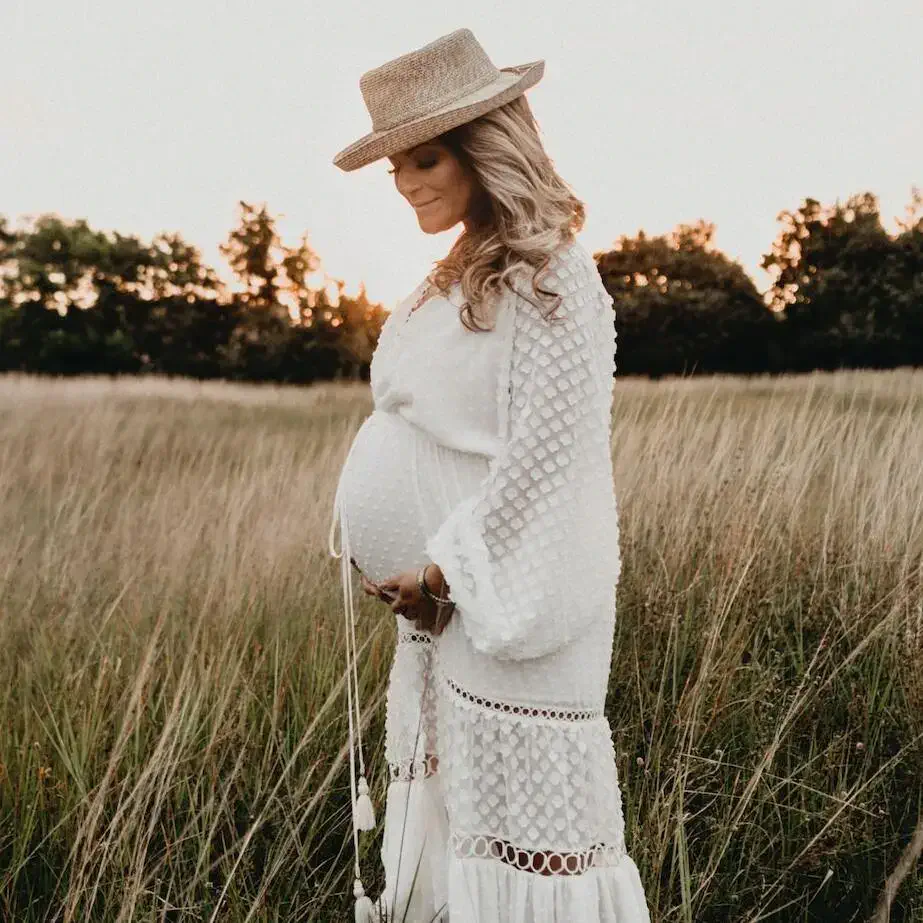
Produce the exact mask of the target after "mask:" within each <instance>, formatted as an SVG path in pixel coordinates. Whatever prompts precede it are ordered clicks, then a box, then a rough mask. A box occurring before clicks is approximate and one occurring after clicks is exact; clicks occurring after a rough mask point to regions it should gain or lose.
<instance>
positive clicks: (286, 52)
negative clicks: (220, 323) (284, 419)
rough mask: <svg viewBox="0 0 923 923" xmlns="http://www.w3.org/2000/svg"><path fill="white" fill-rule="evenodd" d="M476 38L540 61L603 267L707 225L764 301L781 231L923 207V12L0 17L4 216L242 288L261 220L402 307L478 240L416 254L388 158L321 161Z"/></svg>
mask: <svg viewBox="0 0 923 923" xmlns="http://www.w3.org/2000/svg"><path fill="white" fill-rule="evenodd" d="M462 27H467V28H469V29H471V31H472V32H473V33H474V35H475V36H476V37H477V39H478V40H479V41H480V42H481V44H482V45H483V46H484V48H485V50H486V52H487V54H488V55H489V56H490V58H491V59H492V60H493V62H494V64H496V65H497V67H506V66H511V65H514V64H520V63H524V62H527V61H532V60H537V59H539V58H544V59H545V74H544V77H543V78H542V80H541V81H540V82H539V83H538V84H537V85H536V86H535V87H533V88H531V89H530V90H529V91H528V93H527V97H528V99H529V102H530V104H531V106H532V109H533V111H534V112H535V115H536V118H537V119H538V122H539V126H540V129H541V131H542V135H543V140H544V142H545V145H546V147H547V149H548V151H549V153H550V155H551V157H552V159H553V160H554V163H555V165H556V167H557V169H558V171H559V172H560V173H561V175H562V176H563V177H564V179H565V180H566V181H567V182H568V183H570V185H571V186H572V187H573V188H574V191H575V192H576V193H577V195H578V196H580V197H581V198H582V199H583V200H584V201H585V203H586V207H587V223H586V226H585V227H584V230H583V232H582V235H581V239H582V241H583V243H584V245H585V246H587V247H588V249H590V250H591V251H596V250H601V249H606V248H608V247H609V246H610V245H611V244H612V243H613V242H614V241H615V239H616V238H617V237H618V236H619V235H620V234H623V233H626V234H631V235H634V234H636V233H637V232H638V231H639V230H640V229H644V230H645V231H646V232H647V233H648V234H651V235H654V234H661V233H665V232H667V231H669V230H671V229H672V228H673V227H674V226H676V225H677V224H679V223H681V222H693V221H695V220H697V219H699V218H704V219H706V220H709V221H713V222H715V223H716V225H717V230H716V244H717V246H718V247H720V248H721V249H722V250H724V251H725V252H726V253H727V254H728V255H729V256H730V257H731V258H733V259H737V260H739V261H740V262H741V263H742V264H743V266H744V267H745V268H746V270H747V271H748V272H749V273H750V275H751V277H752V278H753V279H754V281H755V282H756V284H757V286H758V288H760V289H761V290H762V289H763V288H765V287H766V285H767V284H768V277H767V276H766V274H765V273H763V271H762V270H760V269H759V268H758V266H759V261H760V258H761V255H762V254H763V253H764V252H768V250H769V247H770V244H771V242H772V240H773V239H774V238H775V236H776V234H777V231H778V228H779V225H778V222H777V221H776V216H777V214H778V213H779V212H780V211H781V210H783V209H791V210H794V209H795V208H797V207H798V205H799V204H800V202H801V201H802V199H803V198H805V197H806V196H811V197H814V198H817V199H819V200H820V201H821V202H822V203H824V204H832V203H833V202H834V201H835V200H836V199H837V198H839V199H840V201H841V202H845V200H846V199H847V198H848V196H850V195H852V194H854V193H859V192H864V191H870V192H873V193H875V194H876V195H877V196H878V197H879V201H880V204H881V211H882V217H883V221H884V224H885V227H887V228H888V229H889V230H892V231H893V230H894V228H895V219H896V218H900V217H903V214H904V209H905V206H906V205H907V203H908V202H909V201H910V198H911V187H912V186H913V185H914V184H916V185H918V186H923V51H921V44H920V38H921V35H923V3H921V2H920V0H777V2H775V3H771V4H770V3H755V2H729V0H705V2H691V0H662V2H659V3H650V2H640V0H631V2H625V0H607V2H600V3H595V2H589V0H569V2H566V3H541V2H531V3H526V2H523V0H508V2H505V3H501V4H497V3H495V2H488V0H468V2H466V3H465V4H463V5H452V4H443V3H435V2H434V3H417V4H408V3H406V2H401V0H392V2H390V3H388V4H377V3H369V2H368V0H362V2H360V0H337V2H331V3H323V4H321V3H316V2H300V3H299V2H295V0H261V2H259V3H257V2H255V0H250V2H242V0H231V2H220V0H212V2H207V3H206V2H202V0H160V2H157V3H135V2H131V0H95V2H94V0H52V2H42V0H40V2H36V0H3V6H2V27H0V28H2V33H0V54H2V59H3V63H4V65H5V66H4V67H3V74H4V90H3V93H2V94H0V213H3V214H4V215H6V216H7V218H8V219H9V220H10V222H11V223H12V224H13V225H16V224H18V219H19V218H20V216H25V215H36V214H39V213H41V212H45V211H53V212H56V213H58V214H60V215H62V216H63V217H65V218H68V219H77V218H85V219H86V220H87V222H88V223H89V224H90V226H91V227H93V228H95V229H99V230H108V231H114V230H118V231H120V232H121V233H123V234H136V235H139V236H140V237H141V238H142V239H144V240H145V241H149V240H150V239H151V237H152V236H153V235H154V234H156V233H158V232H160V231H178V232H180V233H181V234H182V236H183V237H184V238H185V239H186V240H187V241H188V242H190V243H192V244H194V245H195V246H197V247H198V248H199V249H200V250H201V252H202V254H203V257H204V259H205V261H206V262H207V263H209V264H210V265H212V266H214V267H215V268H216V269H217V270H218V272H219V274H220V275H221V276H222V277H224V278H225V279H228V280H230V278H231V277H230V271H229V269H228V267H227V265H226V264H225V262H224V260H223V258H222V257H221V256H220V254H219V252H218V244H219V243H221V242H223V241H224V240H225V239H226V238H227V235H228V233H229V231H230V230H231V228H232V227H233V226H234V225H235V224H236V222H237V210H238V200H240V199H243V200H245V201H248V202H251V203H254V204H256V205H260V204H262V203H265V204H266V205H267V208H268V210H269V212H270V213H271V214H272V215H274V216H275V217H276V218H277V220H278V227H279V231H280V234H281V236H282V239H283V241H284V242H285V243H286V244H288V245H290V246H293V245H295V244H297V242H298V240H299V238H300V237H301V235H302V234H303V233H307V234H308V242H309V243H310V244H311V246H312V247H313V248H314V249H315V250H316V251H317V252H318V253H319V255H320V257H321V259H322V261H323V265H322V269H321V273H320V274H319V275H318V276H317V281H318V283H320V282H321V281H322V280H323V275H322V274H323V273H324V272H326V273H327V274H328V275H329V276H330V277H331V278H340V279H343V280H345V282H346V292H347V293H350V294H354V293H356V292H357V291H358V288H359V283H360V280H364V281H365V284H366V287H367V289H368V294H369V297H370V298H371V299H372V300H373V301H378V302H381V303H383V304H384V305H385V306H386V307H388V308H392V307H393V306H394V305H395V304H396V303H397V302H398V301H399V300H400V299H401V298H403V297H404V296H406V295H407V294H408V293H409V292H410V291H411V290H412V289H413V288H414V287H415V286H416V284H417V283H418V282H419V281H420V279H421V278H422V277H423V275H424V274H425V273H426V272H428V271H429V269H430V268H431V266H432V263H433V261H434V260H436V259H438V258H439V257H441V256H443V255H444V254H445V253H446V252H447V251H448V249H449V248H450V246H451V244H452V242H453V241H454V240H455V238H456V237H457V236H458V234H459V233H461V230H462V227H461V225H459V226H457V227H456V228H453V229H452V230H450V231H446V232H444V233H442V234H439V235H427V234H424V233H423V231H421V230H420V228H419V225H418V224H417V221H416V218H415V216H414V214H413V211H412V209H411V207H410V206H409V205H408V204H407V202H406V201H405V200H404V199H403V198H402V197H401V196H400V195H399V193H398V192H397V190H396V188H395V186H394V181H393V177H390V176H388V175H387V174H386V172H385V171H386V170H387V169H388V167H389V166H390V164H389V163H388V161H387V160H380V161H377V162H376V163H373V164H370V165H368V166H366V167H362V168H361V169H359V170H357V171H354V172H352V173H343V172H342V171H341V170H339V169H338V168H337V167H335V166H334V165H333V164H332V162H331V161H332V159H333V157H334V155H335V154H336V153H337V152H338V151H339V150H340V149H341V148H343V147H345V146H347V145H348V144H350V143H351V142H352V141H354V140H356V139H358V138H359V137H360V136H362V135H364V134H365V133H366V132H368V131H370V130H371V122H370V118H369V115H368V113H367V112H366V110H365V106H364V103H363V100H362V95H361V93H360V91H359V78H360V76H361V75H362V73H363V72H364V71H366V70H369V69H371V68H373V67H377V66H378V65H380V64H383V63H384V62H385V61H387V60H389V59H391V58H394V57H397V56H398V55H401V54H404V53H406V52H408V51H411V50H413V49H414V48H419V47H420V46H421V45H424V44H426V43H428V42H431V41H433V40H434V39H435V38H437V37H439V36H440V35H445V34H446V33H448V32H451V31H453V30H454V29H458V28H462ZM331 290H332V284H331Z"/></svg>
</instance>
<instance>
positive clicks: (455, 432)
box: [370, 283, 512, 458]
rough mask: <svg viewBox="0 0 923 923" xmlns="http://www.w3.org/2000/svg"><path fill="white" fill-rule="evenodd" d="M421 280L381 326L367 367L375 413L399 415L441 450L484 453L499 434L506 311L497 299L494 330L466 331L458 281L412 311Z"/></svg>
mask: <svg viewBox="0 0 923 923" xmlns="http://www.w3.org/2000/svg"><path fill="white" fill-rule="evenodd" d="M424 284H425V283H421V284H420V285H419V286H417V288H416V289H415V290H414V291H413V292H412V293H411V294H410V295H409V296H408V297H407V298H406V299H405V300H404V301H402V302H401V304H400V305H399V306H398V307H397V308H396V309H395V310H394V311H393V312H392V313H391V315H390V316H389V317H388V318H387V320H386V321H385V323H384V326H383V327H382V331H381V335H380V337H379V341H378V345H377V347H376V349H375V353H374V355H373V357H372V363H371V368H370V384H371V388H372V398H373V401H374V404H375V410H376V411H385V412H390V413H397V414H400V415H401V416H402V417H403V418H404V419H405V420H407V421H408V422H410V423H413V424H414V425H415V426H417V427H419V428H420V429H422V430H424V431H426V432H427V433H428V434H429V435H430V437H431V438H432V439H433V440H434V441H435V442H436V443H438V444H439V445H442V446H445V447H446V448H450V449H457V450H458V451H462V452H474V453H477V454H480V455H484V456H486V457H488V458H492V457H494V456H495V455H496V454H497V452H498V451H499V449H500V445H501V439H502V424H501V420H502V415H501V412H500V406H499V401H500V399H501V398H502V397H503V396H502V395H500V394H499V393H498V391H499V384H500V382H501V381H505V380H506V379H505V377H504V375H503V369H502V363H503V362H504V361H505V357H507V356H508V352H509V340H510V335H511V330H512V324H511V320H512V311H510V310H507V307H508V306H507V305H506V304H505V303H502V302H501V309H500V310H499V311H498V312H497V315H496V318H495V323H494V329H493V330H490V331H487V332H477V331H472V330H469V329H468V328H467V327H465V326H464V324H463V323H462V322H461V318H460V316H459V311H460V308H461V306H462V304H463V303H464V299H463V295H462V290H461V286H460V285H459V284H458V283H456V284H455V285H453V286H452V288H451V289H450V291H449V295H448V297H446V296H443V295H441V294H439V293H438V292H437V293H436V294H435V295H433V296H431V297H430V298H429V299H427V300H426V301H425V302H423V304H422V305H421V306H420V307H419V308H417V309H416V310H412V308H413V305H414V303H415V301H416V299H417V297H418V296H419V295H420V294H421V293H422V290H423V286H424Z"/></svg>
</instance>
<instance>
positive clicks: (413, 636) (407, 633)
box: [397, 628, 433, 644]
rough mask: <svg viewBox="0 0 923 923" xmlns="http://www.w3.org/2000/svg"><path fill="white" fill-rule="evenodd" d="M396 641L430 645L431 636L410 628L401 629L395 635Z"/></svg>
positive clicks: (431, 641)
mask: <svg viewBox="0 0 923 923" xmlns="http://www.w3.org/2000/svg"><path fill="white" fill-rule="evenodd" d="M397 641H398V644H400V642H401V641H412V642H416V643H419V644H432V643H433V636H432V635H428V634H426V633H425V632H423V631H414V630H413V629H412V628H401V629H400V630H399V631H398V633H397Z"/></svg>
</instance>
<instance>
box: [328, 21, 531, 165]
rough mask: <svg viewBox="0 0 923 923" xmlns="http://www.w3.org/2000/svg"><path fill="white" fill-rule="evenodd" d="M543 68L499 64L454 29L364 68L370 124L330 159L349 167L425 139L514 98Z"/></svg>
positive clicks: (466, 34)
mask: <svg viewBox="0 0 923 923" xmlns="http://www.w3.org/2000/svg"><path fill="white" fill-rule="evenodd" d="M544 70H545V62H544V60H538V61H529V62H528V63H526V64H517V65H514V66H513V67H501V68H499V69H498V68H497V67H495V66H494V64H493V62H492V61H491V60H490V58H489V57H488V56H487V53H486V52H485V51H484V49H483V48H482V47H481V45H480V43H479V42H478V40H477V39H476V38H475V37H474V35H473V34H472V32H471V30H470V29H456V30H455V31H454V32H450V33H449V34H448V35H443V36H441V37H440V38H437V39H436V40H435V41H434V42H430V43H429V44H428V45H424V46H423V47H422V48H417V49H416V50H414V51H411V52H408V53H407V54H403V55H401V56H400V57H398V58H394V59H393V60H391V61H388V62H386V63H385V64H382V65H381V66H380V67H376V68H374V69H373V70H370V71H366V72H365V73H364V74H363V75H362V77H361V78H360V80H359V89H360V90H361V91H362V98H363V99H364V100H365V107H366V109H368V111H369V115H371V117H372V131H370V132H369V133H368V134H366V135H363V136H362V137H361V138H359V140H358V141H354V142H353V143H352V144H350V145H349V146H348V147H344V148H343V150H341V151H340V152H339V153H338V154H337V155H336V157H334V158H333V163H334V164H335V165H336V166H338V167H339V168H340V169H341V170H343V171H345V172H349V171H350V170H357V169H358V168H359V167H364V166H365V165H366V164H369V163H371V162H372V161H374V160H379V159H380V158H382V157H387V156H389V155H391V154H396V153H398V152H399V151H403V150H406V149H407V148H410V147H414V146H416V145H417V144H421V143H422V142H424V141H429V140H430V139H432V138H435V137H436V136H437V135H439V134H441V133H442V132H444V131H448V130H449V129H450V128H455V127H456V126H457V125H461V124H462V123H464V122H470V121H471V120H472V119H475V118H477V117H478V116H479V115H483V114H484V113H485V112H489V111H490V110H491V109H496V108H498V107H499V106H502V105H504V104H505V103H508V102H509V101H510V100H511V99H515V98H516V97H517V96H519V95H521V94H522V93H524V92H525V91H526V90H527V89H529V87H531V86H534V85H535V84H536V83H538V81H539V80H541V78H542V73H543V72H544Z"/></svg>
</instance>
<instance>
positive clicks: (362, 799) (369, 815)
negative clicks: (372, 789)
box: [356, 776, 375, 830]
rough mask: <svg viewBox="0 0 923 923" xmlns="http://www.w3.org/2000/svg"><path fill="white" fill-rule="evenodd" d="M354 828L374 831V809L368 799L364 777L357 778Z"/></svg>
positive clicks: (370, 800) (367, 787) (367, 785)
mask: <svg viewBox="0 0 923 923" xmlns="http://www.w3.org/2000/svg"><path fill="white" fill-rule="evenodd" d="M356 826H357V827H358V828H359V829H360V830H374V829H375V809H374V807H372V799H371V798H370V797H369V783H368V782H366V780H365V776H360V777H359V797H358V798H357V799H356Z"/></svg>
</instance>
